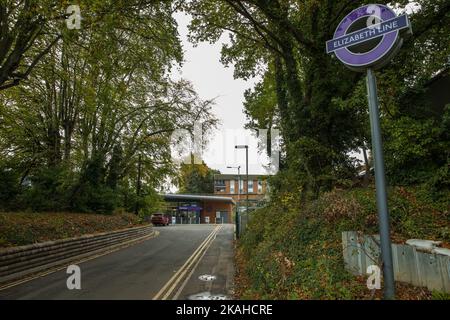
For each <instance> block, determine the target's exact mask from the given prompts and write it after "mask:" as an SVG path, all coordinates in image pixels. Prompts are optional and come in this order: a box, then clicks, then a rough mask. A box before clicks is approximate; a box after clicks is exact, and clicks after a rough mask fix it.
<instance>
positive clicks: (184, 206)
mask: <svg viewBox="0 0 450 320" xmlns="http://www.w3.org/2000/svg"><path fill="white" fill-rule="evenodd" d="M164 200H165V201H166V204H167V210H166V213H168V214H170V215H171V216H172V218H173V219H175V223H176V224H203V223H206V224H208V223H232V222H233V217H234V210H235V207H236V202H235V201H234V200H233V198H231V197H223V196H215V195H197V194H166V195H164Z"/></svg>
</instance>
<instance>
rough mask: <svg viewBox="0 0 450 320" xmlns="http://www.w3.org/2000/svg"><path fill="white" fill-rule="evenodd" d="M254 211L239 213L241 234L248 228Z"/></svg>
mask: <svg viewBox="0 0 450 320" xmlns="http://www.w3.org/2000/svg"><path fill="white" fill-rule="evenodd" d="M252 213H253V211H249V212H241V213H239V230H238V233H239V235H242V234H244V232H245V231H246V230H247V225H248V224H249V222H250V221H251V219H252V218H253V215H252Z"/></svg>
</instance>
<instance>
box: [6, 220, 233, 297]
mask: <svg viewBox="0 0 450 320" xmlns="http://www.w3.org/2000/svg"><path fill="white" fill-rule="evenodd" d="M156 230H157V231H159V236H157V237H155V238H152V239H150V240H146V241H144V242H141V243H139V244H136V245H133V246H131V247H128V248H125V249H121V250H119V251H116V252H113V253H110V254H107V255H104V256H101V257H98V258H95V259H92V260H89V261H85V262H81V263H79V264H78V265H79V267H80V269H81V289H80V290H77V289H73V290H69V289H68V288H67V284H66V282H67V279H68V277H69V276H70V274H67V273H66V269H64V270H60V271H56V272H54V273H51V274H48V275H45V276H42V277H40V278H36V279H33V280H31V281H28V282H25V283H22V284H19V285H16V286H14V287H11V288H7V289H4V290H0V299H12V300H16V299H44V300H47V299H71V300H73V299H83V300H92V299H94V300H95V299H139V300H141V299H142V300H146V299H155V300H173V299H193V300H198V299H206V300H208V299H230V298H232V294H233V276H234V262H233V230H234V228H233V225H218V226H216V225H176V226H168V227H158V228H156Z"/></svg>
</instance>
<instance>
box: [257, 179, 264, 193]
mask: <svg viewBox="0 0 450 320" xmlns="http://www.w3.org/2000/svg"><path fill="white" fill-rule="evenodd" d="M262 187H263V184H262V180H261V179H258V193H262Z"/></svg>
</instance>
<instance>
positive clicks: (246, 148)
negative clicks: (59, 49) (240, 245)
mask: <svg viewBox="0 0 450 320" xmlns="http://www.w3.org/2000/svg"><path fill="white" fill-rule="evenodd" d="M234 148H235V149H245V175H246V179H247V192H246V193H245V194H246V198H247V200H246V207H247V209H246V214H247V215H248V145H237V146H234ZM237 230H238V232H237V233H236V235H237V238H239V229H237Z"/></svg>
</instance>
